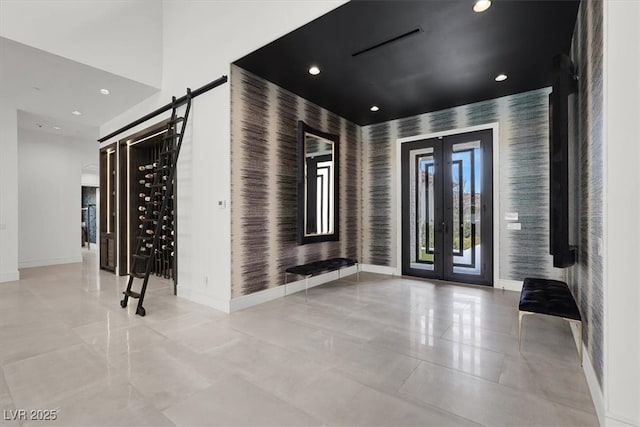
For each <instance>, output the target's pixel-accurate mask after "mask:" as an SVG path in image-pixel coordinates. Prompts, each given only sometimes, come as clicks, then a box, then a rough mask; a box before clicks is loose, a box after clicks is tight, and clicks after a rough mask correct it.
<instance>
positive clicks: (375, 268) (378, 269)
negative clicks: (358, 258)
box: [360, 264, 398, 276]
mask: <svg viewBox="0 0 640 427" xmlns="http://www.w3.org/2000/svg"><path fill="white" fill-rule="evenodd" d="M360 271H366V272H368V273H378V274H387V275H389V276H396V275H397V273H398V270H397V269H396V268H395V267H387V266H386V265H375V264H360Z"/></svg>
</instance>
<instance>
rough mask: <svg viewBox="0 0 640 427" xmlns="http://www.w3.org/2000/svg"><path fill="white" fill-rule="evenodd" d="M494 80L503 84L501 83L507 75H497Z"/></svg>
mask: <svg viewBox="0 0 640 427" xmlns="http://www.w3.org/2000/svg"><path fill="white" fill-rule="evenodd" d="M495 80H496V81H497V82H503V81H505V80H507V75H506V74H498V75H497V76H496V79H495Z"/></svg>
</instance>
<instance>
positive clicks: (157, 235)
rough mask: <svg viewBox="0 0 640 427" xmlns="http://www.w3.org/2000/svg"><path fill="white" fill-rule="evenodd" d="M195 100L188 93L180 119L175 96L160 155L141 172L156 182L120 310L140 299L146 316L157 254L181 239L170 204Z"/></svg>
mask: <svg viewBox="0 0 640 427" xmlns="http://www.w3.org/2000/svg"><path fill="white" fill-rule="evenodd" d="M191 99H192V94H191V89H187V99H186V108H185V111H184V115H183V116H182V117H179V116H178V114H177V110H178V108H179V107H180V105H181V103H178V102H177V100H176V97H175V96H174V97H173V99H172V107H171V119H170V120H169V122H168V123H167V132H166V134H165V135H164V137H163V138H162V144H161V149H160V154H159V156H158V158H157V159H156V161H155V162H154V163H153V164H150V165H146V166H140V168H144V170H148V171H149V174H153V181H152V183H151V185H150V186H149V187H147V188H148V190H149V194H146V195H144V196H145V197H144V200H145V201H146V206H144V207H141V208H140V209H144V211H141V212H140V214H141V215H140V219H141V220H142V224H141V228H140V232H139V235H138V237H137V238H136V251H135V254H134V255H133V260H132V263H131V271H130V272H129V282H128V284H127V289H126V290H125V291H124V292H123V294H124V298H123V299H122V300H121V301H120V306H121V307H122V308H125V307H126V306H127V303H128V302H129V298H136V299H138V307H137V308H136V314H137V315H140V316H144V315H145V314H146V312H145V309H144V307H143V306H142V303H143V301H144V295H145V293H146V291H147V285H148V284H149V276H150V275H151V272H152V270H153V268H154V260H155V258H156V254H159V253H160V252H162V251H169V252H173V251H174V248H175V246H174V242H175V238H176V237H177V236H174V235H172V234H173V233H174V232H173V229H174V228H173V227H172V226H171V225H172V224H171V223H172V221H174V220H175V218H174V216H173V213H172V212H169V202H170V200H171V199H172V197H173V190H174V178H175V173H176V167H177V163H178V154H180V147H181V146H182V139H183V138H184V133H185V130H186V127H187V120H188V118H189V112H190V110H191ZM178 128H179V130H178ZM141 170H143V169H141ZM163 230H164V231H165V233H163ZM161 237H162V238H161ZM160 242H162V243H160ZM172 255H173V254H172ZM143 268H144V269H143ZM134 279H142V280H143V281H142V288H141V289H140V292H134V291H132V290H131V287H132V285H133V281H134Z"/></svg>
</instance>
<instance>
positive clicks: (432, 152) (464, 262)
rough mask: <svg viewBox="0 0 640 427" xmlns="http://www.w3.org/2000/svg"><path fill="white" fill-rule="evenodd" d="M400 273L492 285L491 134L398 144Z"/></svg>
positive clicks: (473, 134) (482, 132)
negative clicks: (400, 218) (399, 167)
mask: <svg viewBox="0 0 640 427" xmlns="http://www.w3.org/2000/svg"><path fill="white" fill-rule="evenodd" d="M401 173H402V274H403V275H408V276H417V277H424V278H430V279H440V280H447V281H453V282H463V283H472V284H480V285H489V286H491V285H492V284H493V132H492V130H491V129H487V130H480V131H474V132H466V133H461V134H457V135H448V136H442V137H438V138H429V139H421V140H417V141H412V142H407V143H404V144H402V147H401Z"/></svg>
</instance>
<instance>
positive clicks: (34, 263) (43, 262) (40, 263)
mask: <svg viewBox="0 0 640 427" xmlns="http://www.w3.org/2000/svg"><path fill="white" fill-rule="evenodd" d="M77 262H82V255H80V256H77V257H69V258H48V259H34V260H30V261H19V262H18V268H32V267H46V266H48V265H58V264H74V263H77Z"/></svg>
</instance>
